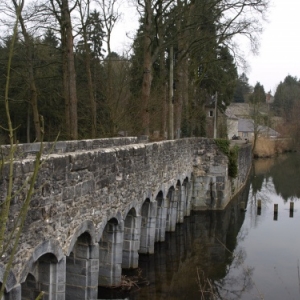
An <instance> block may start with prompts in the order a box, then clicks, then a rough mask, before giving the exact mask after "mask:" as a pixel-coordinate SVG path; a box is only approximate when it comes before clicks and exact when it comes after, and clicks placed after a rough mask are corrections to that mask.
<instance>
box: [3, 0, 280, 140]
mask: <svg viewBox="0 0 300 300" xmlns="http://www.w3.org/2000/svg"><path fill="white" fill-rule="evenodd" d="M117 5H118V0H76V1H75V0H47V1H46V0H45V1H42V0H39V1H37V0H31V1H25V0H3V1H1V3H0V11H1V12H2V14H1V24H0V25H1V29H2V30H1V43H0V72H1V74H2V75H1V77H0V81H1V83H0V126H1V129H0V143H6V142H7V141H8V139H7V135H8V134H7V132H6V130H5V128H6V127H7V125H6V124H7V116H6V111H5V103H8V104H9V110H10V115H11V120H12V126H13V128H15V133H14V139H15V141H19V142H33V141H38V140H40V139H41V130H43V132H44V139H45V140H49V141H51V140H54V139H55V137H56V136H57V135H58V134H59V139H86V138H99V137H112V136H117V135H118V134H122V133H123V134H130V135H139V134H147V135H149V134H150V135H152V134H153V133H154V132H156V135H157V136H159V137H160V138H165V137H167V138H174V137H179V136H205V135H206V132H205V122H206V116H205V113H204V105H205V104H206V103H209V102H210V101H211V99H212V96H213V95H215V94H216V92H217V93H218V95H219V98H220V101H218V106H219V108H220V109H224V108H225V107H226V106H227V105H228V104H229V103H230V102H232V101H236V102H239V101H240V100H236V99H240V98H239V97H240V96H241V95H244V94H247V93H248V92H249V91H247V90H245V88H246V89H247V86H246V85H245V84H244V86H243V80H244V83H245V81H246V79H245V78H243V76H244V75H243V76H238V71H237V70H238V67H239V66H240V64H241V63H242V61H243V59H242V57H240V52H239V46H238V45H237V44H236V40H235V37H237V36H244V37H246V38H248V39H249V41H250V45H251V47H252V48H253V49H254V50H255V48H256V47H257V45H258V43H257V41H258V38H259V34H260V32H261V29H262V22H263V19H264V15H265V13H266V12H267V9H268V1H267V0H258V1H257V0H256V1H253V0H237V1H232V0H207V1H201V0H192V1H189V0H186V1H174V0H169V1H161V0H158V1H153V0H143V1H137V2H136V8H137V10H138V11H139V13H140V19H139V28H138V30H137V32H136V35H135V39H134V41H133V44H132V52H131V53H130V55H120V54H118V53H117V49H116V52H114V51H113V50H112V49H111V46H110V44H111V34H112V31H113V29H114V25H115V23H116V22H117V21H119V17H120V15H119V13H118V10H117V9H116V8H117ZM14 24H17V27H16V28H17V32H16V39H14V36H13V28H14ZM104 48H106V49H107V50H106V51H104ZM11 50H13V55H12V61H11V65H9V64H8V61H9V56H10V53H12V52H11ZM8 71H9V72H8ZM8 74H9V76H8ZM8 78H9V85H8V84H7V82H8V81H7V80H8ZM240 85H242V86H240ZM243 89H244V90H243ZM283 90H284V89H283V88H282V92H283ZM239 95H240V96H239ZM276 99H279V96H276ZM276 101H277V102H276V103H280V102H279V101H281V100H276ZM240 102H243V101H240ZM278 105H279V104H278ZM277 107H278V111H279V110H280V109H282V107H280V105H279V106H277ZM41 116H42V117H43V120H44V128H43V129H41V128H42V124H41V121H40V120H41Z"/></svg>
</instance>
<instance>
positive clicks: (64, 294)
mask: <svg viewBox="0 0 300 300" xmlns="http://www.w3.org/2000/svg"><path fill="white" fill-rule="evenodd" d="M190 182H191V180H190V179H189V178H188V177H186V178H185V179H184V180H182V181H180V180H177V182H175V183H173V184H171V185H169V188H163V187H161V188H160V189H158V191H157V192H156V193H154V195H155V196H154V197H152V195H150V196H148V197H145V199H144V201H143V202H142V203H140V202H138V201H137V202H136V203H135V202H133V203H132V204H131V205H130V206H129V207H128V208H127V209H124V211H123V212H118V213H117V215H112V216H110V217H108V218H107V221H105V222H103V221H102V223H100V224H99V225H97V224H96V225H95V224H94V223H93V222H91V221H85V222H84V223H82V224H81V225H80V226H79V227H78V228H77V230H76V232H75V234H74V235H73V238H72V240H71V242H70V245H69V248H68V250H67V251H66V252H67V253H65V254H64V253H63V251H62V249H61V247H60V245H59V243H58V242H57V241H53V240H50V241H46V242H44V243H42V244H40V245H39V246H38V247H37V248H36V249H35V250H34V252H33V254H32V256H31V259H30V260H29V262H28V263H27V265H26V266H25V268H24V269H23V271H22V274H21V278H20V284H13V285H12V286H10V284H9V283H8V284H7V285H6V293H5V296H4V299H5V300H8V299H20V300H21V299H22V300H31V299H35V298H36V297H37V295H39V293H40V292H41V291H43V292H44V298H43V299H51V300H61V299H67V300H68V299H70V300H71V299H72V300H76V299H80V300H82V299H97V298H98V295H97V293H98V286H118V285H120V284H121V276H122V269H130V268H137V267H138V259H139V253H148V254H152V253H154V243H155V242H163V241H164V240H165V232H167V231H175V228H176V223H181V222H183V219H184V217H185V216H189V214H190V211H191V199H192V192H191V184H190ZM0 271H1V270H0ZM0 276H1V274H0ZM0 279H1V277H0ZM99 296H100V297H101V295H99Z"/></svg>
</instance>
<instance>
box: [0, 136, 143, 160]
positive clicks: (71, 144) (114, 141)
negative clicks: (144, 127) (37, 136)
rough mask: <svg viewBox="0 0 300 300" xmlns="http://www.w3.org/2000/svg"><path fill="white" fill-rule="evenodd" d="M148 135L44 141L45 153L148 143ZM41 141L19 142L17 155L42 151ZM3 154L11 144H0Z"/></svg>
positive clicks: (23, 156) (22, 156)
mask: <svg viewBox="0 0 300 300" xmlns="http://www.w3.org/2000/svg"><path fill="white" fill-rule="evenodd" d="M147 142H148V137H147V136H140V137H118V138H105V139H94V140H78V141H57V142H44V143H43V152H44V154H45V155H46V154H54V153H69V152H77V151H87V150H94V149H100V148H111V147H118V146H125V145H130V144H138V143H147ZM40 148H41V143H30V144H17V145H16V149H15V157H17V158H27V157H32V156H34V155H35V154H36V153H37V152H39V151H40ZM0 149H1V154H2V155H3V156H7V155H8V152H9V149H10V145H2V146H0Z"/></svg>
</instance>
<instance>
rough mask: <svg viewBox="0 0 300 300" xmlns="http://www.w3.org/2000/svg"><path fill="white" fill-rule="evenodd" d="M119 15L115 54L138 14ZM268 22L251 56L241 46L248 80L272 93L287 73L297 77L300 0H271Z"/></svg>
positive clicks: (125, 42) (125, 11) (125, 43)
mask: <svg viewBox="0 0 300 300" xmlns="http://www.w3.org/2000/svg"><path fill="white" fill-rule="evenodd" d="M122 12H123V18H122V20H121V21H120V22H119V24H117V27H116V29H115V32H114V38H113V43H112V49H113V50H114V51H116V52H118V53H121V52H122V49H126V48H128V46H129V45H130V44H131V41H130V40H128V39H125V34H126V33H129V34H131V36H133V35H134V33H135V30H136V28H137V22H133V20H138V15H137V13H136V12H135V9H134V8H132V7H131V8H128V5H127V7H126V8H124V7H123V8H122ZM268 20H269V22H268V23H265V24H264V32H263V34H262V35H261V39H260V48H259V54H258V55H257V56H253V55H252V54H251V53H250V52H249V50H247V49H244V53H245V55H246V59H247V61H248V64H249V66H250V68H249V69H248V70H247V77H248V78H249V83H250V84H251V85H252V86H254V85H255V84H256V82H257V81H259V82H260V83H261V84H262V85H263V86H264V88H265V91H266V92H268V91H270V90H271V91H272V93H273V94H274V93H275V90H276V86H277V85H278V84H279V83H280V81H283V80H284V78H285V77H286V76H287V75H292V76H297V77H298V78H300V0H271V8H270V11H269V14H268Z"/></svg>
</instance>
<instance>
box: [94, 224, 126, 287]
mask: <svg viewBox="0 0 300 300" xmlns="http://www.w3.org/2000/svg"><path fill="white" fill-rule="evenodd" d="M123 234H124V232H123V228H122V226H121V224H120V223H119V222H118V220H117V219H115V218H112V219H110V220H109V221H108V222H107V224H106V226H105V228H104V230H103V233H102V237H101V239H100V241H99V275H98V276H99V277H98V285H100V286H119V285H120V284H121V276H122V249H123Z"/></svg>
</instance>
